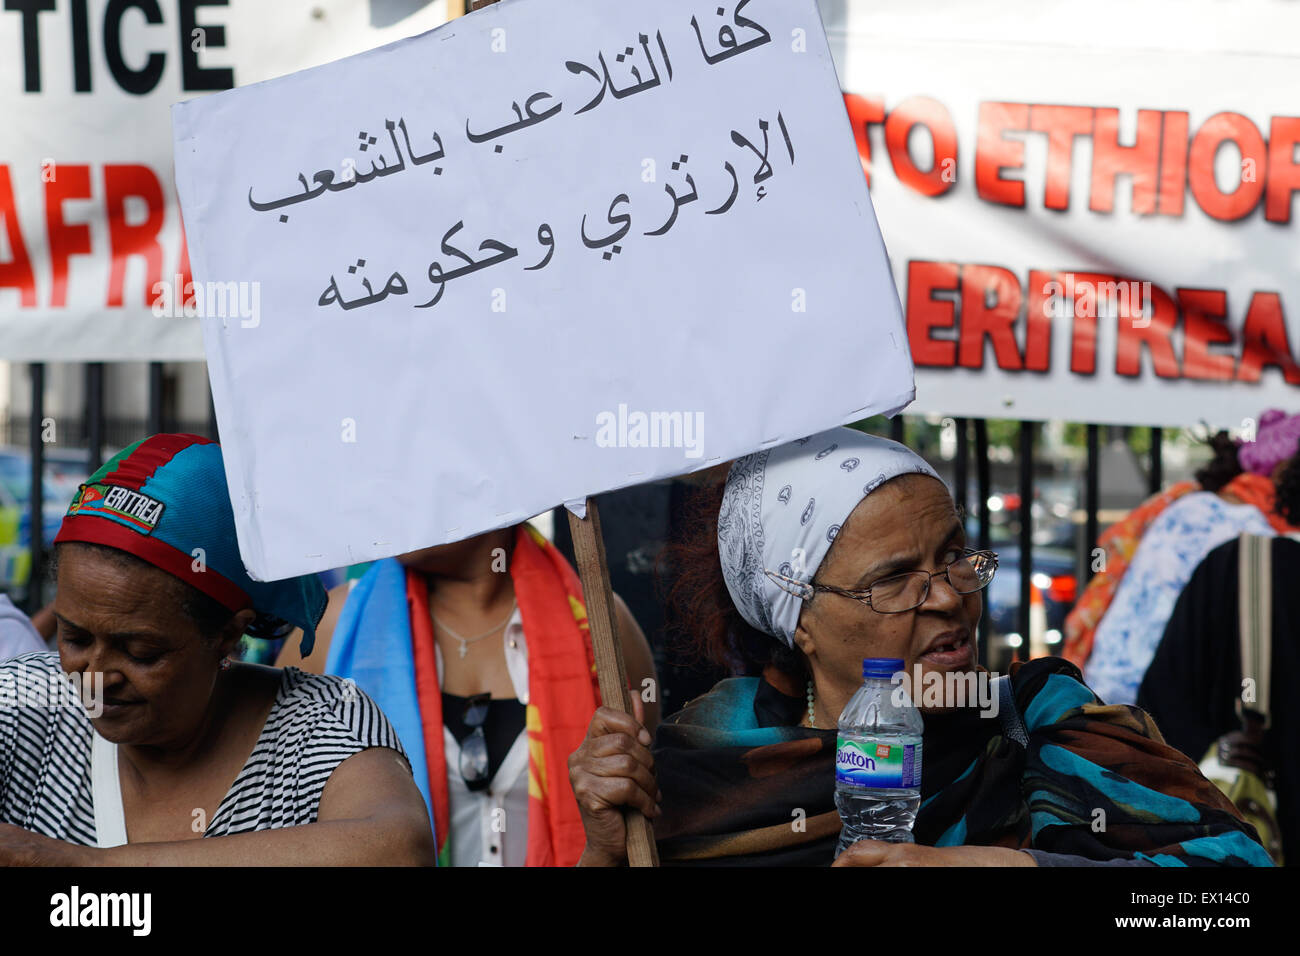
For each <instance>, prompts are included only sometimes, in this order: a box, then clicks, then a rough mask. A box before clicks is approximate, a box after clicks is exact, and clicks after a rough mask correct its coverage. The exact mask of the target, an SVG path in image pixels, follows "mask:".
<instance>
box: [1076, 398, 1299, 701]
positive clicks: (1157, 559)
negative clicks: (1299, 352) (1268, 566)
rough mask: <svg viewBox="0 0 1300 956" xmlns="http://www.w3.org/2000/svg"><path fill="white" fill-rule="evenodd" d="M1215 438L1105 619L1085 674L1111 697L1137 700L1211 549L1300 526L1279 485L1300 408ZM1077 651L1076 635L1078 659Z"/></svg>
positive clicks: (1148, 533)
mask: <svg viewBox="0 0 1300 956" xmlns="http://www.w3.org/2000/svg"><path fill="white" fill-rule="evenodd" d="M1211 444H1212V446H1213V448H1214V453H1215V457H1214V459H1213V460H1212V461H1211V462H1210V463H1209V465H1207V466H1206V467H1205V468H1203V469H1201V470H1200V471H1198V472H1197V473H1196V477H1197V481H1198V483H1199V485H1200V488H1201V490H1199V491H1191V492H1188V493H1186V494H1183V495H1181V496H1180V497H1178V498H1177V499H1176V500H1174V501H1172V502H1171V503H1169V504H1168V506H1167V507H1165V508H1164V510H1162V511H1161V512H1160V513H1159V514H1158V516H1156V517H1155V518H1154V520H1152V521H1151V522H1150V524H1149V525H1148V526H1147V527H1146V530H1145V532H1144V533H1143V534H1142V536H1141V539H1140V540H1139V541H1138V544H1137V548H1136V551H1135V552H1134V554H1133V559H1132V561H1131V562H1130V563H1129V565H1128V567H1127V569H1125V570H1124V571H1123V577H1122V578H1121V579H1120V580H1119V583H1118V586H1117V587H1116V588H1115V591H1114V598H1113V599H1112V600H1111V602H1110V605H1109V606H1108V607H1107V608H1106V610H1105V613H1104V615H1103V616H1102V617H1101V618H1100V622H1099V623H1098V624H1097V627H1096V631H1095V634H1094V636H1093V643H1092V650H1091V653H1090V654H1089V655H1087V658H1086V662H1085V664H1084V666H1083V676H1084V679H1085V680H1086V681H1087V683H1088V686H1090V687H1091V688H1092V689H1093V690H1094V691H1095V692H1096V693H1097V695H1098V696H1099V697H1100V698H1101V699H1102V700H1104V701H1107V702H1108V703H1112V704H1132V703H1134V702H1136V700H1137V691H1138V685H1139V684H1141V683H1142V675H1143V674H1144V673H1145V672H1146V669H1147V665H1148V664H1150V663H1151V656H1152V654H1154V653H1155V649H1156V645H1157V644H1159V643H1160V637H1161V635H1162V634H1163V633H1164V628H1165V623H1166V622H1167V621H1168V620H1169V615H1170V613H1171V612H1172V611H1173V609H1174V602H1175V601H1177V600H1178V595H1179V594H1180V593H1181V592H1182V590H1183V588H1184V587H1185V586H1186V584H1187V582H1188V580H1189V579H1190V578H1191V576H1192V572H1193V571H1194V570H1195V569H1196V566H1197V565H1198V564H1200V563H1201V561H1202V560H1203V559H1204V558H1205V556H1206V555H1207V554H1209V553H1210V551H1212V550H1213V549H1214V548H1216V547H1218V546H1219V545H1220V544H1223V543H1224V542H1225V541H1228V540H1230V539H1232V538H1235V537H1237V536H1238V535H1240V534H1243V533H1249V534H1257V535H1265V536H1270V537H1271V536H1273V535H1275V534H1279V533H1283V534H1285V533H1289V532H1292V531H1296V530H1300V529H1297V528H1295V527H1294V526H1293V525H1291V524H1290V522H1288V521H1287V519H1286V518H1285V517H1283V516H1282V515H1280V514H1278V512H1277V510H1276V507H1275V502H1276V498H1277V494H1276V489H1275V485H1274V481H1275V478H1276V476H1277V475H1278V474H1280V473H1281V471H1282V469H1283V467H1284V466H1285V464H1286V462H1287V461H1289V460H1290V459H1291V458H1292V457H1293V456H1294V455H1295V454H1296V450H1297V445H1298V444H1300V415H1292V416H1288V415H1286V414H1285V413H1283V412H1281V411H1278V410H1277V409H1270V410H1269V411H1266V412H1264V414H1262V415H1261V416H1260V418H1259V425H1258V432H1257V438H1256V440H1255V441H1253V442H1234V441H1232V440H1231V439H1230V438H1228V436H1227V434H1226V433H1224V432H1220V433H1219V434H1218V435H1216V436H1215V437H1214V439H1213V440H1212V442H1211ZM1085 600H1087V594H1086V592H1085ZM1068 626H1069V625H1067V628H1068ZM1077 652H1078V646H1077V643H1076V645H1075V646H1074V647H1073V649H1072V651H1071V655H1072V659H1073V658H1074V657H1077V656H1078V653H1077Z"/></svg>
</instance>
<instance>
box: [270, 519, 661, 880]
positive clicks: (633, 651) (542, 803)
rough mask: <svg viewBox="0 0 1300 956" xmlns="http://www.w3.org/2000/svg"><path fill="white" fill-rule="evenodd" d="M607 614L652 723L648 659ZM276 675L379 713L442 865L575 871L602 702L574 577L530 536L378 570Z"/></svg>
mask: <svg viewBox="0 0 1300 956" xmlns="http://www.w3.org/2000/svg"><path fill="white" fill-rule="evenodd" d="M615 605H616V611H617V625H618V635H619V638H620V640H621V643H622V649H623V659H624V662H625V664H626V667H627V673H628V678H629V684H630V686H631V689H632V698H633V703H634V706H637V707H639V708H643V709H642V710H639V711H638V712H639V713H641V714H642V715H643V719H645V720H646V722H647V723H648V724H649V725H650V726H654V725H655V724H656V723H657V721H658V715H659V694H658V689H657V685H656V683H655V671H654V661H653V658H652V657H651V653H650V647H649V644H648V643H647V641H646V639H645V635H644V634H642V632H641V629H640V628H639V627H638V626H637V623H636V621H635V620H634V619H633V617H632V615H631V613H630V612H629V611H628V609H627V606H626V605H625V604H624V603H623V601H622V600H621V599H620V598H618V596H617V595H615ZM290 644H292V642H290ZM278 663H280V664H281V665H282V666H288V665H290V664H297V665H298V666H301V667H303V668H305V669H308V670H311V671H314V672H317V673H327V674H334V675H337V676H339V677H345V678H348V679H350V680H353V681H355V682H356V684H357V685H358V686H359V687H360V688H361V689H362V690H364V691H366V693H368V694H370V695H371V696H372V697H374V698H375V700H376V701H378V702H379V704H380V706H381V707H383V709H384V712H385V713H386V714H388V715H389V718H390V719H391V720H392V721H393V724H394V726H395V727H396V728H397V732H398V735H399V736H400V737H401V739H402V742H403V744H404V745H405V747H406V751H407V753H408V754H410V755H411V758H412V766H413V768H414V772H415V777H416V782H417V783H418V784H419V785H420V790H421V792H422V793H423V795H424V798H425V801H426V803H427V804H428V809H429V812H430V815H431V817H432V819H433V821H434V832H435V834H436V836H437V841H438V845H439V855H438V859H439V864H440V865H450V866H476V865H499V866H525V865H527V866H572V865H573V864H575V863H576V862H577V861H578V858H579V856H580V855H581V853H582V847H583V845H584V843H585V837H584V834H583V830H582V821H581V818H580V816H579V813H578V807H577V803H576V801H575V800H574V796H573V792H572V790H571V788H570V786H569V780H568V776H567V774H566V773H565V766H566V761H567V760H568V758H569V754H571V753H572V752H573V751H574V750H575V749H577V747H578V746H579V745H580V744H581V743H582V740H583V737H584V735H585V733H586V727H587V722H588V721H589V720H590V719H591V715H592V713H594V712H595V710H596V707H597V706H598V705H599V704H600V693H599V690H598V687H597V683H596V676H595V664H594V661H593V657H592V650H591V640H590V636H589V633H588V627H587V612H586V606H585V604H584V602H583V596H582V586H581V584H580V582H579V580H578V576H577V574H576V573H575V572H574V570H573V568H572V567H571V566H570V565H569V563H568V562H567V561H566V560H565V558H564V557H563V556H562V555H561V554H560V553H559V551H558V550H556V548H555V546H554V545H553V544H551V543H550V542H549V541H547V540H546V538H545V537H543V536H542V535H541V534H540V533H539V532H538V531H537V530H536V529H535V528H533V527H532V526H531V525H529V524H521V525H517V526H514V527H510V528H504V529H501V530H499V531H493V532H489V533H487V534H482V535H478V536H476V537H473V538H469V539H467V540H465V541H460V542H456V543H454V544H447V545H441V546H438V547H433V548H426V549H424V550H421V551H414V552H411V553H408V554H403V555H399V556H398V557H396V558H389V559H386V560H383V561H377V562H375V563H374V564H373V565H372V566H371V567H370V568H369V570H368V571H367V572H366V573H365V575H364V576H363V577H361V578H360V579H359V580H356V581H352V582H349V583H348V584H345V585H341V586H340V587H338V588H335V589H333V590H332V591H331V592H330V603H329V607H328V609H327V610H326V613H325V617H324V619H323V620H322V622H321V627H320V628H319V639H318V641H317V644H316V647H315V649H314V650H313V652H312V653H311V654H310V655H309V656H308V657H306V658H304V659H302V660H301V661H298V660H297V655H296V654H294V653H293V652H292V651H291V650H286V651H285V652H283V653H282V654H281V656H280V659H279V662H278Z"/></svg>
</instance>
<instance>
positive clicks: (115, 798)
mask: <svg viewBox="0 0 1300 956" xmlns="http://www.w3.org/2000/svg"><path fill="white" fill-rule="evenodd" d="M90 733H91V738H92V743H91V751H90V785H91V797H92V800H93V801H94V804H95V837H96V839H97V841H98V843H99V846H100V847H101V848H104V847H110V846H122V845H123V844H125V843H126V814H125V813H124V812H123V810H122V785H121V781H120V780H119V779H118V775H117V744H115V743H112V742H111V741H108V740H105V739H104V738H103V737H101V736H99V734H97V733H95V731H94V730H93V729H92V730H91V732H90Z"/></svg>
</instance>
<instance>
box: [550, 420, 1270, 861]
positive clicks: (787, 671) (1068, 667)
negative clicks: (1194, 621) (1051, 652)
mask: <svg viewBox="0 0 1300 956" xmlns="http://www.w3.org/2000/svg"><path fill="white" fill-rule="evenodd" d="M702 516H703V520H699V521H697V522H695V523H694V524H695V528H694V537H693V538H692V539H691V540H690V541H689V542H688V543H686V544H684V545H683V550H682V554H681V558H682V559H683V560H679V562H678V566H679V567H680V568H681V571H682V575H681V578H680V581H681V582H682V584H683V586H684V587H685V588H686V592H685V593H683V594H681V595H680V598H681V600H680V603H681V604H682V606H684V607H689V608H692V609H694V612H695V614H694V619H695V621H696V636H697V639H698V640H699V642H700V644H701V645H702V647H704V648H706V649H707V650H708V653H709V656H710V657H711V658H712V659H713V660H715V661H718V662H722V661H724V660H726V659H727V657H728V656H729V655H731V654H732V653H738V654H739V655H740V656H741V657H743V658H744V659H745V662H746V664H747V665H750V666H758V665H765V666H763V669H762V671H761V676H752V677H742V678H730V679H727V680H723V681H721V682H720V683H719V684H718V685H717V686H716V687H714V689H713V690H711V691H710V692H709V693H707V694H705V695H704V696H703V697H700V698H698V699H696V700H694V701H692V702H691V703H689V704H687V705H686V707H685V708H683V709H682V710H681V711H678V712H677V713H675V714H673V715H672V716H671V717H669V718H667V719H666V720H665V721H664V722H663V724H661V725H660V727H659V729H658V732H657V735H656V737H655V739H654V742H653V746H652V743H651V737H650V734H649V733H648V732H647V731H646V729H645V728H644V727H642V726H641V725H640V724H639V723H638V722H637V721H636V720H634V719H633V718H632V717H630V716H628V715H626V714H623V713H621V712H619V711H615V710H612V709H610V708H605V707H602V708H601V709H600V710H598V711H597V712H596V715H595V717H593V719H592V721H591V726H590V728H589V731H588V735H587V739H586V741H584V743H583V745H582V747H581V748H579V750H578V751H577V752H576V753H575V754H574V755H573V757H572V758H571V759H570V761H569V773H570V776H571V777H572V779H573V788H574V792H575V793H577V794H578V799H579V806H580V807H581V808H582V813H583V823H584V825H585V828H586V833H587V847H586V851H585V853H584V855H583V858H582V863H583V865H591V866H618V865H621V864H623V862H624V861H625V860H626V847H625V843H626V832H625V829H624V822H623V813H622V811H623V808H624V807H628V806H632V807H636V808H637V809H638V810H640V811H641V812H642V813H644V814H645V815H647V816H648V817H650V818H651V819H652V820H653V821H654V829H655V837H656V840H657V842H658V848H659V857H660V860H661V861H662V862H664V863H665V864H677V865H702V866H709V865H711V866H726V865H752V866H788V865H812V866H816V865H821V866H825V865H829V864H830V863H831V861H832V858H833V856H834V852H835V846H836V842H837V838H838V836H839V832H840V828H841V821H840V816H839V813H838V812H837V810H836V807H835V803H834V795H835V765H836V743H837V732H836V722H837V719H838V717H839V715H840V713H841V712H842V710H843V708H844V706H845V704H846V703H847V702H848V700H849V698H850V697H851V696H852V695H853V694H854V693H855V692H856V690H857V689H858V687H859V686H861V682H862V661H863V658H867V657H888V658H898V659H900V660H901V661H902V670H903V672H904V673H905V674H906V675H908V678H909V681H910V686H911V688H912V695H913V699H914V700H915V699H916V698H917V697H919V696H921V694H920V691H919V690H918V689H917V688H918V683H917V676H918V673H919V675H920V685H921V686H935V687H938V688H939V692H938V693H937V694H936V693H932V692H930V691H926V697H929V698H935V699H923V700H920V701H918V703H919V704H920V709H921V712H922V717H923V719H924V721H925V733H924V751H925V752H924V759H923V769H922V773H921V788H920V796H921V803H920V808H919V810H918V811H917V815H916V819H915V825H914V827H913V834H914V836H915V840H916V842H915V843H884V842H881V841H874V840H863V841H859V842H857V843H855V844H854V845H853V846H851V847H850V848H848V849H847V850H845V852H844V853H843V854H841V855H840V857H839V858H838V859H836V860H835V865H837V866H878V865H904V866H1034V865H1038V866H1063V865H1065V866H1073V865H1109V866H1224V865H1232V866H1243V865H1245V866H1249V865H1258V866H1267V865H1269V863H1270V861H1269V857H1268V854H1267V853H1265V852H1264V849H1263V847H1262V846H1260V844H1259V843H1258V842H1257V841H1256V839H1255V836H1254V833H1253V830H1252V829H1251V828H1250V827H1249V826H1248V825H1247V824H1245V823H1244V822H1243V821H1242V819H1241V816H1240V814H1239V813H1238V812H1237V810H1236V808H1235V807H1234V806H1233V805H1232V803H1231V802H1230V801H1229V800H1228V799H1227V797H1225V796H1224V795H1223V794H1222V793H1220V792H1219V790H1218V788H1216V787H1215V786H1214V785H1213V784H1212V783H1210V781H1208V780H1206V779H1205V778H1204V777H1203V776H1202V775H1201V774H1200V773H1199V771H1198V770H1197V768H1196V765H1195V764H1194V763H1193V762H1192V761H1190V760H1188V759H1187V758H1186V757H1184V756H1183V755H1182V754H1180V753H1179V752H1178V751H1176V750H1174V749H1173V748H1172V747H1169V746H1167V745H1166V744H1165V743H1164V741H1163V740H1162V739H1161V737H1160V733H1159V731H1158V730H1156V728H1155V725H1154V724H1153V723H1152V722H1151V720H1150V718H1149V717H1148V716H1147V715H1146V714H1145V713H1143V712H1142V711H1140V710H1138V709H1137V708H1135V707H1122V706H1105V705H1103V704H1102V703H1101V702H1100V701H1099V700H1097V698H1096V695H1094V694H1093V693H1092V691H1090V690H1089V689H1088V688H1087V687H1086V686H1085V685H1084V684H1083V683H1082V682H1081V681H1080V679H1079V672H1078V670H1077V669H1076V668H1075V667H1074V665H1072V664H1070V663H1069V662H1068V661H1065V660H1062V659H1061V658H1059V657H1045V658H1040V659H1037V660H1033V661H1029V662H1028V663H1017V664H1013V665H1012V669H1011V674H1010V678H1009V679H1010V682H1011V688H1010V689H1011V693H1012V696H1013V699H1014V703H1015V710H1016V711H1017V712H1018V714H1019V715H1020V717H1021V720H1022V723H1023V727H1021V728H1019V729H1018V730H1015V729H1009V728H1011V727H1012V726H1013V724H1012V721H1010V720H1005V719H1003V716H1002V713H1001V708H1000V707H999V708H998V711H997V712H996V713H990V712H989V711H990V710H991V708H990V707H988V706H987V705H989V704H997V703H998V702H999V700H1000V698H999V695H998V693H997V688H996V687H991V686H990V684H991V682H990V681H988V678H989V677H990V676H991V675H989V674H988V672H987V671H985V670H984V669H983V668H982V667H980V666H979V664H978V661H977V659H976V650H975V649H976V643H975V633H976V627H977V625H978V623H979V618H980V614H981V613H982V609H983V604H982V598H981V594H980V592H981V591H982V590H983V589H984V588H985V587H987V586H988V584H989V583H990V582H991V581H992V579H993V575H994V572H995V571H996V570H997V556H996V555H995V554H993V553H992V552H987V551H973V550H971V549H969V548H968V547H967V542H966V533H965V528H964V526H963V523H962V521H961V519H960V517H959V516H958V514H957V507H956V504H955V503H954V501H953V498H952V495H951V494H950V493H949V491H948V489H947V487H946V486H945V485H944V484H943V482H942V481H941V480H940V479H939V477H938V475H937V474H936V473H935V471H934V469H932V468H931V467H930V466H929V465H928V464H927V463H926V462H925V461H924V460H923V459H921V458H920V457H919V456H917V455H916V454H915V453H913V452H912V451H911V450H909V449H907V448H905V447H904V446H902V445H899V444H897V443H896V442H891V441H887V440H885V439H882V438H876V437H873V436H870V435H866V434H864V433H862V432H859V431H855V430H853V429H849V428H836V429H831V430H829V431H826V432H823V433H820V434H817V435H813V436H809V437H808V438H803V439H799V440H798V441H795V442H792V443H789V444H786V445H782V446H779V447H777V448H773V449H770V450H768V451H763V452H758V453H756V454H753V455H747V456H745V457H744V458H740V459H738V460H737V461H736V462H735V463H733V464H732V466H731V470H730V473H729V476H728V478H727V481H726V484H725V485H724V486H722V487H720V488H719V489H718V490H717V493H716V495H715V496H713V497H710V498H708V499H706V503H705V505H704V506H703V510H702ZM710 542H712V544H711V546H710V544H709V543H710ZM689 555H693V556H695V557H696V558H697V559H698V560H697V561H694V562H690V561H688V560H684V559H686V558H687V556H689ZM981 683H983V685H984V688H985V691H986V692H987V691H991V694H987V695H979V696H980V697H981V700H980V701H978V702H977V701H976V700H974V699H972V698H970V697H965V699H962V698H963V697H964V696H965V695H964V693H962V692H960V691H959V690H958V688H960V687H963V686H964V687H978V686H979V685H980V684H981ZM1007 716H1008V717H1010V716H1011V715H1010V714H1008V715H1007ZM1103 818H1104V820H1105V824H1104V826H1102V827H1098V826H1096V824H1097V821H1098V820H1100V819H1103Z"/></svg>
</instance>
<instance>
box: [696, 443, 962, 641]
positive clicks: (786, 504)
mask: <svg viewBox="0 0 1300 956" xmlns="http://www.w3.org/2000/svg"><path fill="white" fill-rule="evenodd" d="M907 474H922V475H930V476H932V477H934V478H938V477H939V476H938V475H937V474H936V473H935V470H934V469H933V468H931V467H930V466H929V465H928V464H926V462H925V460H924V459H923V458H921V456H919V455H917V454H916V453H915V452H914V451H912V450H911V449H909V448H906V447H904V446H903V445H900V444H898V442H893V441H889V440H888V439H885V438H877V437H875V436H874V435H868V434H866V433H865V432H860V431H857V430H855V429H852V428H843V427H841V428H832V429H830V430H828V431H824V432H820V433H818V434H816V435H811V436H809V437H808V438H800V439H798V440H797V441H793V442H790V443H789V444H788V445H781V446H779V447H777V448H772V449H769V450H767V451H760V452H755V453H754V454H752V455H746V456H745V457H744V458H738V459H736V461H735V462H734V463H733V464H732V466H731V471H730V472H729V473H728V475H727V487H726V490H725V491H724V493H723V498H722V509H721V510H720V511H719V512H718V552H719V554H720V556H721V559H722V576H723V578H724V579H726V582H727V591H728V592H730V594H731V600H732V601H733V602H734V603H735V605H736V608H737V610H739V611H740V613H741V615H742V616H743V617H744V618H745V620H746V621H748V622H749V624H750V626H751V627H754V628H756V629H757V630H759V631H762V632H763V633H764V634H769V635H771V636H772V637H777V638H780V639H781V640H783V641H785V643H786V644H787V645H788V646H790V647H793V646H794V632H795V627H796V626H797V625H798V623H799V611H800V609H801V608H802V607H803V599H804V598H806V597H811V596H812V587H811V585H810V583H809V582H811V581H812V579H813V576H814V575H815V574H816V573H817V568H818V567H820V565H821V563H822V561H823V560H824V559H825V557H826V552H828V551H829V550H830V547H831V543H832V542H833V541H834V540H835V535H836V534H838V533H839V530H840V526H841V525H842V524H843V523H844V522H845V521H846V520H848V517H849V515H850V514H851V513H852V511H853V509H854V508H856V507H857V505H858V502H860V501H861V500H862V499H863V498H865V497H866V496H867V495H869V494H871V493H872V492H873V491H875V490H876V489H877V488H879V487H880V486H881V485H883V484H884V483H885V482H886V481H888V480H889V479H891V478H897V477H898V476H899V475H907Z"/></svg>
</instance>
